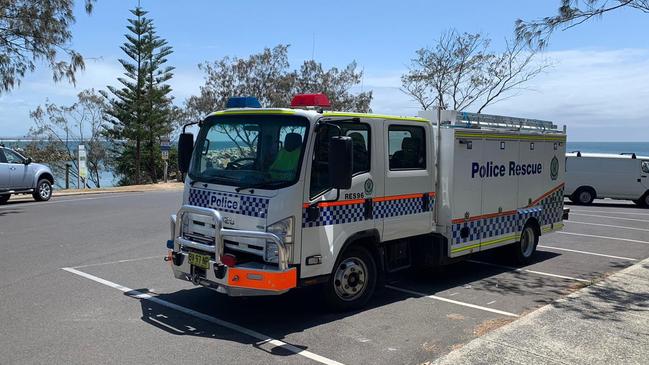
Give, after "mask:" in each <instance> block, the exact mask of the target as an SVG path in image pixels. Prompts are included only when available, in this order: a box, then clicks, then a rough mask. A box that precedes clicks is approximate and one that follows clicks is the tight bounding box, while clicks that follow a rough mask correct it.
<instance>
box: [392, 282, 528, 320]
mask: <svg viewBox="0 0 649 365" xmlns="http://www.w3.org/2000/svg"><path fill="white" fill-rule="evenodd" d="M385 287H386V288H388V289H392V290H396V291H400V292H402V293H408V294H412V295H416V296H418V297H426V298H430V299H435V300H439V301H440V302H446V303H451V304H456V305H461V306H463V307H469V308H474V309H479V310H482V311H486V312H491V313H496V314H501V315H503V316H508V317H517V318H518V317H519V315H518V314H514V313H510V312H505V311H501V310H499V309H493V308H488V307H483V306H480V305H476V304H471V303H465V302H460V301H457V300H453V299H448V298H444V297H440V296H437V295H430V294H426V293H420V292H416V291H414V290H409V289H404V288H398V287H396V286H392V285H386V286H385Z"/></svg>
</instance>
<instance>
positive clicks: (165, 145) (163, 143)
mask: <svg viewBox="0 0 649 365" xmlns="http://www.w3.org/2000/svg"><path fill="white" fill-rule="evenodd" d="M170 149H171V144H170V143H169V137H160V152H161V153H162V159H163V160H164V163H165V165H164V182H168V175H167V171H168V169H169V162H167V161H168V160H169V150H170Z"/></svg>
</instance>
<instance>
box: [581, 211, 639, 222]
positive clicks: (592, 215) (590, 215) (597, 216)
mask: <svg viewBox="0 0 649 365" xmlns="http://www.w3.org/2000/svg"><path fill="white" fill-rule="evenodd" d="M570 215H571V216H573V215H580V216H584V217H596V218H608V219H618V220H622V221H634V222H647V223H649V220H646V219H635V218H622V217H611V216H610V215H598V214H582V213H573V212H570Z"/></svg>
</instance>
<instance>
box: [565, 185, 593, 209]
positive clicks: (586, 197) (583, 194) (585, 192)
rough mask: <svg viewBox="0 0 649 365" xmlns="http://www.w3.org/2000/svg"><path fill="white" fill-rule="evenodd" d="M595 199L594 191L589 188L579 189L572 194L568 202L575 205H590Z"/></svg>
mask: <svg viewBox="0 0 649 365" xmlns="http://www.w3.org/2000/svg"><path fill="white" fill-rule="evenodd" d="M595 197H596V194H595V190H593V189H591V188H579V189H577V191H575V192H574V194H572V197H571V198H570V200H571V201H573V202H575V203H577V204H581V205H590V204H592V203H593V200H595Z"/></svg>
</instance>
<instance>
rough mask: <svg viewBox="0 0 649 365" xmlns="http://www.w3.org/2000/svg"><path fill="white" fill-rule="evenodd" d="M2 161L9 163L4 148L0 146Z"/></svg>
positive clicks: (0, 159)
mask: <svg viewBox="0 0 649 365" xmlns="http://www.w3.org/2000/svg"><path fill="white" fill-rule="evenodd" d="M0 163H7V159H6V158H5V153H4V148H0Z"/></svg>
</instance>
